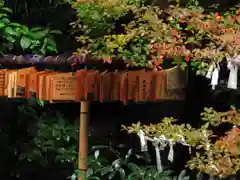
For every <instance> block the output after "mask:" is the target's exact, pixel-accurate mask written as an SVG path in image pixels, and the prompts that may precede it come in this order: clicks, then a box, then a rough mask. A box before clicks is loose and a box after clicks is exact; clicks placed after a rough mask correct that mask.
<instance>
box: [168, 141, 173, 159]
mask: <svg viewBox="0 0 240 180" xmlns="http://www.w3.org/2000/svg"><path fill="white" fill-rule="evenodd" d="M168 144H169V148H170V149H169V153H168V160H169V161H170V162H173V156H174V150H173V142H172V140H169V141H168Z"/></svg>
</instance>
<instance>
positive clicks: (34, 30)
mask: <svg viewBox="0 0 240 180" xmlns="http://www.w3.org/2000/svg"><path fill="white" fill-rule="evenodd" d="M36 31H44V28H42V27H33V28H32V29H31V32H36Z"/></svg>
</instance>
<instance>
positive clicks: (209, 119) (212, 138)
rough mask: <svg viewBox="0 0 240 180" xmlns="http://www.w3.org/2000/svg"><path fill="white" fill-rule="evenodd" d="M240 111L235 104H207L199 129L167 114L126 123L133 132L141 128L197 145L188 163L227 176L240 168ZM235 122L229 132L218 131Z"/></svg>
mask: <svg viewBox="0 0 240 180" xmlns="http://www.w3.org/2000/svg"><path fill="white" fill-rule="evenodd" d="M239 115H240V114H239V112H238V111H237V110H235V109H234V108H232V109H231V111H229V112H216V111H214V110H213V109H212V108H205V112H204V113H202V120H203V121H205V124H204V125H202V126H201V127H200V128H199V129H195V128H192V127H191V126H190V125H188V124H187V125H184V124H183V125H176V124H174V122H175V120H174V119H172V118H170V119H169V118H165V119H163V120H162V122H160V123H158V124H151V125H149V126H147V125H140V123H138V124H133V125H132V126H131V127H125V126H123V127H124V129H126V130H128V132H129V133H138V132H139V131H140V130H143V131H144V132H145V135H146V136H147V137H150V138H154V137H160V136H162V135H164V136H165V137H166V141H168V140H171V141H173V142H174V143H183V142H184V143H185V144H186V145H189V146H191V147H193V148H192V149H195V150H196V153H191V151H190V153H191V156H192V158H191V159H190V160H189V161H188V163H187V165H186V166H187V167H188V168H190V169H192V170H193V169H197V170H198V171H199V172H201V173H206V174H208V175H210V176H213V177H215V176H216V177H220V178H227V177H230V176H231V177H234V175H235V174H236V173H238V172H239V170H240V166H239V165H240V159H239V140H240V139H239V132H240V131H239V129H238V127H237V125H238V124H239ZM224 123H229V124H231V128H230V130H225V131H226V134H218V135H215V134H214V132H215V131H216V130H215V131H213V127H218V126H220V125H221V124H224Z"/></svg>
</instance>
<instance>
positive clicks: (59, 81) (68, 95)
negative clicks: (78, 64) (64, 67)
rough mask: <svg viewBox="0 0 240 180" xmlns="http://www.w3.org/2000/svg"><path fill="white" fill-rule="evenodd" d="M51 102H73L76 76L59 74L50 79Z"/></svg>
mask: <svg viewBox="0 0 240 180" xmlns="http://www.w3.org/2000/svg"><path fill="white" fill-rule="evenodd" d="M51 78H52V100H53V101H58V100H60V101H61V100H66V101H70V100H74V99H75V84H76V76H75V75H74V74H73V73H61V74H56V75H53V76H52V77H51Z"/></svg>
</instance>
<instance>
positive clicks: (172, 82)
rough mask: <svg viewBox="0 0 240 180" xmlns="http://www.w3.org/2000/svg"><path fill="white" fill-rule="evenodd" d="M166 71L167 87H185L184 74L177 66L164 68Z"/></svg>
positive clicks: (169, 88)
mask: <svg viewBox="0 0 240 180" xmlns="http://www.w3.org/2000/svg"><path fill="white" fill-rule="evenodd" d="M165 71H166V72H167V89H168V90H174V89H183V88H185V87H186V75H185V73H184V72H183V71H182V70H181V69H180V68H179V67H178V66H176V67H173V68H171V69H167V70H165Z"/></svg>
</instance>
